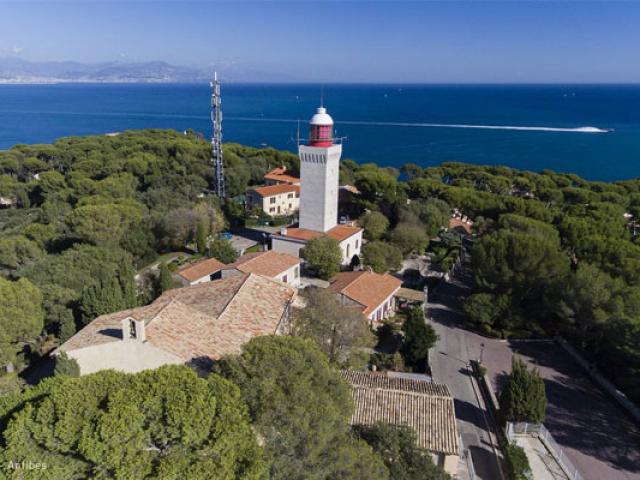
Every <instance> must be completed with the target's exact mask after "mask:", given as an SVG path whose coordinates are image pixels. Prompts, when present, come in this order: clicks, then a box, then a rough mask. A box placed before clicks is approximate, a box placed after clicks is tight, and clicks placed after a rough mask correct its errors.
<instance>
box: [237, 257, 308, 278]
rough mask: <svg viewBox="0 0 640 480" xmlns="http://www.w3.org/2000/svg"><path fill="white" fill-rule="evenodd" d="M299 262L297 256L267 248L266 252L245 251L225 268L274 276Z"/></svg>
mask: <svg viewBox="0 0 640 480" xmlns="http://www.w3.org/2000/svg"><path fill="white" fill-rule="evenodd" d="M299 264H300V259H299V258H298V257H294V256H293V255H288V254H286V253H279V252H275V251H273V250H268V251H266V252H255V253H247V254H245V255H243V256H241V257H240V258H238V260H236V261H235V262H233V263H231V264H229V265H227V266H226V267H225V270H226V269H231V268H234V269H236V270H239V271H241V272H243V273H256V274H258V275H264V276H266V277H271V278H274V277H277V276H279V275H281V274H282V273H284V272H286V271H287V270H289V269H290V268H291V267H294V266H296V265H299Z"/></svg>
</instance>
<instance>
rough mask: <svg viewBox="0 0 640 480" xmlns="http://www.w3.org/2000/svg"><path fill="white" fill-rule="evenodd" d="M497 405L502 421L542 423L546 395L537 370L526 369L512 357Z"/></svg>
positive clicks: (524, 365) (518, 360)
mask: <svg viewBox="0 0 640 480" xmlns="http://www.w3.org/2000/svg"><path fill="white" fill-rule="evenodd" d="M499 403H500V412H501V416H502V419H503V420H505V421H507V422H529V423H542V422H543V421H544V419H545V410H546V409H547V395H546V392H545V389H544V381H543V380H542V378H541V377H540V374H539V373H538V370H537V369H534V368H532V369H528V368H527V366H526V364H525V363H524V362H523V361H522V360H520V359H518V358H516V357H513V360H512V361H511V374H510V375H509V377H508V378H507V383H506V385H505V386H504V388H503V389H502V392H501V394H500V400H499Z"/></svg>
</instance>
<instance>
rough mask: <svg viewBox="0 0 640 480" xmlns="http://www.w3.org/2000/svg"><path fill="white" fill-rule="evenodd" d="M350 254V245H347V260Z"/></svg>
mask: <svg viewBox="0 0 640 480" xmlns="http://www.w3.org/2000/svg"><path fill="white" fill-rule="evenodd" d="M350 253H351V244H350V243H347V258H349V254H350Z"/></svg>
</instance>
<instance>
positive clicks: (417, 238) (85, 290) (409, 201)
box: [0, 130, 640, 400]
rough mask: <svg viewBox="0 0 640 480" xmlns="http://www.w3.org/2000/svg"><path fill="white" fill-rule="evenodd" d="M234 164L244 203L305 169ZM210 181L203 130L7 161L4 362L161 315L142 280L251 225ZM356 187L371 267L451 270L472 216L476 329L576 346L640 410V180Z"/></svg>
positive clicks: (480, 180)
mask: <svg viewBox="0 0 640 480" xmlns="http://www.w3.org/2000/svg"><path fill="white" fill-rule="evenodd" d="M224 151H225V166H226V175H227V182H228V193H229V195H230V197H236V196H238V195H241V194H242V193H243V192H244V191H245V189H246V187H247V186H249V185H252V184H256V183H259V182H260V181H261V178H262V175H264V173H265V172H266V171H268V170H269V169H271V168H273V167H275V166H279V165H285V166H287V167H288V168H290V169H292V170H293V171H296V170H297V168H298V165H297V158H296V156H295V155H293V154H292V153H289V152H279V151H276V150H273V149H254V148H249V147H243V146H240V145H233V144H228V145H225V150H224ZM211 174H212V168H211V164H210V160H209V144H208V143H207V142H206V141H205V140H203V139H202V138H201V137H200V136H198V135H197V134H194V133H192V132H187V133H186V134H181V133H177V132H173V131H165V130H162V131H160V130H146V131H137V132H125V133H122V134H120V135H118V136H92V137H81V138H79V137H70V138H63V139H60V140H58V141H57V142H55V143H54V144H52V145H17V146H15V147H13V148H12V149H10V150H8V151H4V152H0V196H1V197H3V198H9V199H11V201H13V202H14V203H15V206H14V207H12V208H7V209H3V210H1V211H0V232H1V237H0V272H1V273H2V278H0V293H1V295H2V298H6V299H9V301H7V302H5V303H3V305H1V306H0V323H1V325H2V329H1V332H2V333H0V362H2V363H3V364H9V363H11V364H13V365H15V366H17V367H18V368H20V367H21V366H24V365H25V364H26V363H27V362H28V361H29V360H30V359H31V358H33V357H34V356H36V357H37V355H38V353H43V352H46V351H48V350H49V349H50V348H51V347H52V346H54V345H55V344H56V342H58V341H60V340H65V339H66V338H68V337H69V336H70V335H72V334H73V332H75V331H76V330H77V329H78V328H81V327H82V326H83V325H84V324H86V322H88V321H90V320H91V319H92V318H94V317H95V316H96V315H99V314H101V313H106V312H111V311H114V310H119V309H123V308H126V307H130V306H133V305H136V304H143V303H147V302H148V301H150V300H151V299H152V298H154V295H156V294H157V293H156V292H154V291H153V288H151V289H149V290H145V289H142V291H141V289H140V288H139V287H138V288H136V282H135V281H134V275H135V272H136V270H138V269H139V268H140V267H142V266H144V265H146V264H149V263H151V262H153V260H154V259H155V258H157V256H158V255H159V254H161V253H164V252H170V251H175V250H182V249H184V248H185V246H186V245H188V244H191V243H193V242H194V237H195V235H196V232H197V230H198V225H206V231H207V232H208V234H215V233H216V232H219V231H220V230H222V229H223V228H225V227H226V226H228V225H230V224H238V223H240V222H242V221H243V220H244V215H245V214H244V211H243V208H242V205H241V204H240V203H239V202H236V201H234V200H229V201H227V202H225V203H224V204H220V203H219V202H218V201H217V200H216V199H215V198H214V197H213V196H212V195H210V194H209V188H210V184H211V179H212V178H211V177H212V175H211ZM341 183H349V184H352V185H355V186H356V187H357V188H358V189H359V191H360V192H361V194H360V195H358V196H353V197H352V199H351V201H349V202H347V203H345V204H343V205H342V206H341V209H342V210H343V211H342V212H341V213H343V214H348V215H350V216H351V217H352V218H358V217H360V218H361V223H362V224H363V225H365V226H366V227H367V233H366V235H367V237H368V240H369V243H368V244H367V245H366V246H365V250H364V252H363V259H364V261H365V263H367V264H369V265H371V266H372V267H373V268H375V269H376V270H377V271H384V270H387V269H394V268H397V266H398V264H399V261H400V260H401V258H402V256H404V255H407V254H409V253H411V252H423V251H424V250H425V249H426V248H430V249H432V250H433V251H434V252H435V253H436V256H438V257H440V258H441V260H442V263H443V265H446V266H450V264H451V262H452V261H453V257H451V256H450V253H451V252H452V251H455V250H456V249H459V243H458V244H456V239H455V238H452V237H451V236H447V235H440V236H441V241H440V242H439V243H438V244H434V242H433V238H434V237H435V236H437V235H438V234H439V232H440V230H441V228H442V227H444V226H445V225H446V224H447V221H448V218H449V216H450V214H451V212H452V211H453V209H458V210H460V211H461V212H462V213H463V214H464V215H467V216H468V217H470V218H472V219H473V220H474V221H475V224H474V230H475V233H476V234H477V237H476V239H475V242H474V247H473V249H472V261H473V274H474V281H475V293H474V294H473V295H472V296H471V297H470V298H469V299H468V300H467V302H466V305H465V309H466V311H467V313H468V317H469V326H471V327H473V328H476V329H478V330H480V331H482V332H484V333H487V334H490V335H496V336H501V337H511V336H531V335H533V336H553V335H557V334H560V335H563V336H564V337H566V338H568V339H569V340H570V341H571V342H572V343H574V344H575V345H576V346H578V347H580V348H582V349H583V350H584V351H586V352H588V355H589V356H590V357H591V358H592V360H594V361H595V362H596V363H597V364H598V366H599V367H600V368H601V369H602V370H603V371H604V372H605V374H606V375H607V376H609V378H610V379H612V380H613V381H614V382H615V383H616V384H617V385H618V386H619V387H620V388H622V389H623V390H624V391H626V392H627V393H628V394H629V395H630V396H632V397H633V398H635V399H636V400H638V399H640V386H639V384H638V380H637V378H638V376H639V374H640V345H639V342H638V338H640V245H638V238H637V237H636V236H635V231H634V230H635V227H634V219H636V218H637V217H638V215H639V214H640V180H629V181H623V182H616V183H604V182H589V181H586V180H583V179H581V178H579V177H577V176H576V175H572V174H560V173H555V172H552V171H543V172H541V173H532V172H522V171H517V170H513V169H510V168H506V167H479V166H472V165H466V164H459V163H445V164H442V165H440V166H438V167H430V168H425V169H423V168H420V167H418V166H416V165H406V166H405V167H403V168H402V169H401V170H400V171H398V170H396V169H393V168H379V167H377V166H376V165H373V164H364V165H358V164H356V163H355V162H352V161H349V160H345V161H343V162H342V167H341ZM200 228H202V227H200ZM430 239H431V244H430ZM434 245H435V246H434ZM40 299H42V300H41V302H40V301H39V300H40ZM34 300H35V301H34Z"/></svg>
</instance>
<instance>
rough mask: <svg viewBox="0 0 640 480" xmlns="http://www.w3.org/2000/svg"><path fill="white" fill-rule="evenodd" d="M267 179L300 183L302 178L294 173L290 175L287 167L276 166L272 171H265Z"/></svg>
mask: <svg viewBox="0 0 640 480" xmlns="http://www.w3.org/2000/svg"><path fill="white" fill-rule="evenodd" d="M263 178H264V179H265V180H273V181H276V182H284V183H300V178H298V177H294V176H293V175H289V174H288V173H287V170H286V169H285V168H283V167H282V168H281V167H278V168H274V169H273V170H271V171H270V172H267V173H265V175H264V177H263Z"/></svg>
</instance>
